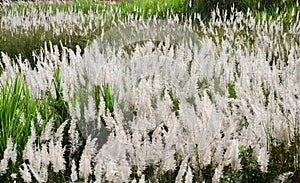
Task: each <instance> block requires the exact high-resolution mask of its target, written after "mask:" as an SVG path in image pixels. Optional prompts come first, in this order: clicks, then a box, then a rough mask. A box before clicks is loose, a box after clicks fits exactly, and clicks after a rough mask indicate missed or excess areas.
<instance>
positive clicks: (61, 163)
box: [49, 139, 66, 173]
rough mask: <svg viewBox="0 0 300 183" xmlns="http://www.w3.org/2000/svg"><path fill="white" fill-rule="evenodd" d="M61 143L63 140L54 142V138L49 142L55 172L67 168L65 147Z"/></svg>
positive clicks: (50, 156) (50, 157)
mask: <svg viewBox="0 0 300 183" xmlns="http://www.w3.org/2000/svg"><path fill="white" fill-rule="evenodd" d="M61 143H62V142H61V141H57V142H55V143H54V142H53V139H51V140H50V142H49V159H50V162H51V164H52V168H53V171H54V172H55V173H58V172H59V171H64V170H65V163H66V162H65V159H64V153H65V147H62V144H61Z"/></svg>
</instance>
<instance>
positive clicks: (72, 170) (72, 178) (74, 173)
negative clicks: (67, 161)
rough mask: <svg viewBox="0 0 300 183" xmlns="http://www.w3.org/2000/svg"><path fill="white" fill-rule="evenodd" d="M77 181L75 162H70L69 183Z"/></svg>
mask: <svg viewBox="0 0 300 183" xmlns="http://www.w3.org/2000/svg"><path fill="white" fill-rule="evenodd" d="M77 179H78V175H77V170H76V163H75V160H72V167H71V181H72V182H76V181H77Z"/></svg>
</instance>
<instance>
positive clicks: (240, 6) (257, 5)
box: [187, 0, 297, 20]
mask: <svg viewBox="0 0 300 183" xmlns="http://www.w3.org/2000/svg"><path fill="white" fill-rule="evenodd" d="M187 3H189V1H187ZM296 3H297V1H294V0H287V1H285V2H283V1H282V0H192V7H190V8H188V9H187V13H189V14H194V13H200V15H201V17H202V18H203V19H206V20H209V19H210V18H211V12H212V11H213V10H214V9H215V8H216V7H217V6H218V8H219V9H220V11H221V12H225V11H227V16H228V15H229V13H230V12H231V8H232V7H233V6H234V7H235V9H236V10H237V11H243V12H244V13H246V12H247V10H248V8H249V9H250V10H251V11H253V12H261V11H265V12H267V13H268V14H270V15H273V16H275V15H276V13H275V12H276V9H277V8H278V9H279V13H283V12H285V10H286V9H291V8H292V7H295V6H296Z"/></svg>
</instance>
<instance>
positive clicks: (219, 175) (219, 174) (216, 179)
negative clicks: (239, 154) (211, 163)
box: [212, 164, 223, 183]
mask: <svg viewBox="0 0 300 183" xmlns="http://www.w3.org/2000/svg"><path fill="white" fill-rule="evenodd" d="M222 171H223V165H221V164H219V166H218V167H217V168H216V169H215V173H214V176H213V178H212V182H213V183H219V182H220V179H221V178H222V176H223V173H222Z"/></svg>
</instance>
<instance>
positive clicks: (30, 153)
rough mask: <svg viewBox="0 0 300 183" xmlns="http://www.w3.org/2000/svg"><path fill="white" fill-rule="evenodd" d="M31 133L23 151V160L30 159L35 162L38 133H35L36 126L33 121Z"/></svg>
mask: <svg viewBox="0 0 300 183" xmlns="http://www.w3.org/2000/svg"><path fill="white" fill-rule="evenodd" d="M30 131H31V135H30V137H29V138H28V140H27V143H26V145H25V148H24V151H23V160H27V159H28V160H29V162H34V159H35V158H34V152H35V145H34V142H35V140H36V133H35V127H34V122H33V121H31V127H30Z"/></svg>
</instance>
